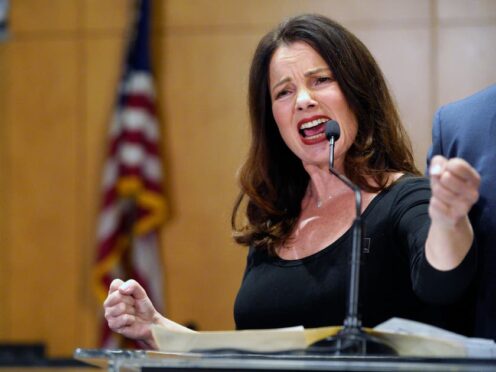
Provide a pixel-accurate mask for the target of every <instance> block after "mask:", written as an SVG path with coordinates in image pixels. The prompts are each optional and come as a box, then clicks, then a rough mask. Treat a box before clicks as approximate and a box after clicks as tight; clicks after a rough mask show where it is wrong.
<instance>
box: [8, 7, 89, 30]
mask: <svg viewBox="0 0 496 372" xmlns="http://www.w3.org/2000/svg"><path fill="white" fill-rule="evenodd" d="M81 4H82V3H81V0H70V1H67V0H50V1H49V2H47V1H44V0H20V1H11V2H10V16H9V20H10V23H9V26H10V28H11V30H12V33H13V34H14V35H19V34H27V35H29V36H33V37H35V38H39V37H40V36H43V35H44V34H46V32H51V33H52V35H54V36H55V35H56V36H58V37H60V36H61V33H63V32H68V31H70V32H74V31H77V30H79V28H80V13H81ZM34 33H38V35H36V34H34ZM40 34H41V35H40Z"/></svg>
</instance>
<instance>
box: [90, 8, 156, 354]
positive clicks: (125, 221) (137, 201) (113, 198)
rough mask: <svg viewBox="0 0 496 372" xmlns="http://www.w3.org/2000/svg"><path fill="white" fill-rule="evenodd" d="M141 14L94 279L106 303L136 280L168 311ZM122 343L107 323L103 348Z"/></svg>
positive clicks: (109, 170) (119, 110) (110, 160)
mask: <svg viewBox="0 0 496 372" xmlns="http://www.w3.org/2000/svg"><path fill="white" fill-rule="evenodd" d="M136 10H137V13H136V16H137V17H136V22H135V24H134V25H133V29H132V32H131V37H130V45H129V50H128V54H127V58H126V61H125V68H124V73H123V75H122V78H121V81H120V83H119V87H118V97H117V101H116V107H115V109H114V114H113V118H112V122H111V127H110V133H109V141H108V153H107V159H106V161H105V166H104V171H103V182H102V183H103V185H102V193H103V197H102V204H101V210H100V215H99V225H98V236H97V242H98V252H97V260H96V264H95V267H94V279H95V290H96V293H97V296H98V298H99V300H101V301H102V302H103V300H104V299H105V298H106V296H107V293H108V288H109V285H110V282H111V281H112V280H113V279H114V278H120V279H123V280H126V279H130V278H133V279H135V280H137V281H138V282H139V283H140V284H141V285H142V286H143V287H144V288H145V290H146V291H147V293H148V295H149V296H150V299H151V300H152V301H153V303H154V305H155V307H156V308H157V309H159V310H163V300H162V297H163V292H162V276H161V267H160V262H161V259H160V247H159V236H158V235H159V228H160V225H161V224H162V222H163V220H164V216H165V199H164V197H163V193H162V165H161V161H160V152H159V147H160V145H159V142H160V131H159V124H158V122H157V118H156V109H155V92H154V85H153V79H152V75H151V69H150V58H149V40H148V39H149V35H148V34H149V15H150V3H149V0H141V1H138V3H137V7H136ZM122 341H123V340H122V339H121V337H120V336H119V335H117V334H113V333H112V332H111V331H110V330H109V329H108V327H107V324H106V322H105V320H104V319H102V330H101V342H100V346H102V347H105V348H115V347H122V346H123V344H122Z"/></svg>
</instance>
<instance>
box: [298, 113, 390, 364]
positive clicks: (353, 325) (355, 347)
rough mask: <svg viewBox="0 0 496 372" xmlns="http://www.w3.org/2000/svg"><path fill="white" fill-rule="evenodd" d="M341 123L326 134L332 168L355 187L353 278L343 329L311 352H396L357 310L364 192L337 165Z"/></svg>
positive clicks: (328, 126) (331, 123) (328, 128)
mask: <svg viewBox="0 0 496 372" xmlns="http://www.w3.org/2000/svg"><path fill="white" fill-rule="evenodd" d="M339 136H340V129H339V124H338V123H337V122H336V121H334V120H330V121H328V122H327V123H326V137H327V139H328V140H329V146H330V151H329V172H331V173H332V174H333V175H334V176H336V177H337V178H338V179H339V180H341V182H343V183H344V184H345V185H346V186H348V187H349V188H350V189H351V190H353V192H354V194H355V219H354V221H353V243H352V249H351V260H350V278H349V289H348V303H347V307H346V318H345V320H344V325H343V329H342V330H341V331H339V332H338V334H337V335H336V336H331V337H328V338H326V339H323V340H321V341H318V342H316V343H314V344H313V345H311V346H310V347H309V349H308V351H307V352H308V353H310V354H314V353H318V354H328V355H329V354H330V355H397V353H396V351H395V350H394V349H393V348H391V347H390V346H389V345H387V344H385V343H384V342H382V341H381V340H379V339H378V338H377V337H374V336H371V335H369V334H367V333H366V332H365V331H364V330H363V329H362V322H361V320H360V316H359V314H358V299H359V285H360V255H361V251H362V231H363V222H362V218H361V209H362V196H361V193H360V188H359V187H358V186H357V185H355V184H354V183H352V182H351V181H350V180H349V179H348V178H346V177H345V176H344V175H342V174H340V173H339V172H338V171H337V170H336V169H335V168H334V143H335V141H337V140H338V139H339Z"/></svg>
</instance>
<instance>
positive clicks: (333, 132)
mask: <svg viewBox="0 0 496 372" xmlns="http://www.w3.org/2000/svg"><path fill="white" fill-rule="evenodd" d="M325 135H326V138H327V140H330V139H331V137H334V141H337V140H338V139H339V136H340V135H341V129H339V124H338V122H337V121H336V120H329V121H327V122H326V123H325Z"/></svg>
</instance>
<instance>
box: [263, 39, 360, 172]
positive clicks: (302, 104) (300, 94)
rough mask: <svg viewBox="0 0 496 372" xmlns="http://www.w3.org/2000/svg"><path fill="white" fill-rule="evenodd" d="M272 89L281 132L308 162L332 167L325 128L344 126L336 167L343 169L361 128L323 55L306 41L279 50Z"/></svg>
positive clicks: (271, 71)
mask: <svg viewBox="0 0 496 372" xmlns="http://www.w3.org/2000/svg"><path fill="white" fill-rule="evenodd" d="M269 89H270V95H271V99H272V113H273V115H274V119H275V121H276V123H277V127H278V128H279V132H280V134H281V136H282V138H283V140H284V142H285V143H286V145H287V146H288V147H289V148H290V149H291V151H293V153H294V154H295V155H296V156H298V157H299V158H300V159H301V160H302V162H303V164H314V165H318V166H325V167H327V165H328V160H329V142H328V141H327V139H326V137H325V133H324V130H325V127H324V125H323V124H324V123H325V122H326V121H328V120H330V119H333V120H336V121H337V122H338V123H339V126H340V128H341V136H340V138H339V141H337V142H336V148H335V166H336V167H342V165H343V161H344V157H345V154H346V152H347V151H348V149H349V148H350V146H351V144H352V143H353V141H354V140H355V137H356V133H357V128H358V124H357V121H356V118H355V115H354V114H353V112H352V111H351V109H350V107H349V106H348V103H347V102H346V99H345V97H344V95H343V92H342V91H341V89H340V88H339V85H338V83H337V82H336V81H335V80H334V77H333V75H332V71H331V70H330V69H329V67H328V66H327V64H326V62H325V61H324V60H323V59H322V57H321V56H320V55H319V54H318V53H317V52H316V51H315V50H314V49H313V48H312V47H310V46H309V45H308V44H306V43H303V42H295V43H292V44H290V45H282V46H280V47H279V48H278V49H277V50H276V51H275V53H274V55H273V57H272V59H271V61H270V65H269Z"/></svg>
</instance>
